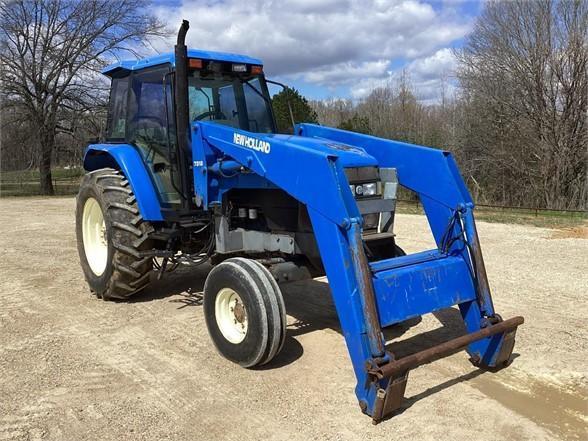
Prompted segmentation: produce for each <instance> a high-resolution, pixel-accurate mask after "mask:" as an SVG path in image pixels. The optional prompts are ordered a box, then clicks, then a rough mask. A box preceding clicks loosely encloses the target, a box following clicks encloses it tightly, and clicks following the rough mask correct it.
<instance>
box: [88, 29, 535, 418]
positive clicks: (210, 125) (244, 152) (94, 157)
mask: <svg viewBox="0 0 588 441" xmlns="http://www.w3.org/2000/svg"><path fill="white" fill-rule="evenodd" d="M186 31H187V23H186V22H184V24H183V25H182V30H181V32H180V34H179V37H178V44H177V45H176V53H175V67H176V70H177V71H176V72H175V84H176V86H175V92H174V93H175V106H176V109H175V110H176V118H177V119H176V122H175V123H176V126H177V127H178V130H177V132H178V156H179V157H180V158H179V162H178V163H179V164H184V163H185V164H186V168H185V169H182V170H181V176H182V179H181V185H182V192H183V193H186V192H188V189H189V190H190V191H193V194H190V195H187V194H186V195H185V196H186V197H185V198H184V200H183V201H182V204H181V207H180V209H179V210H178V213H177V214H178V215H185V217H186V219H187V221H188V223H187V224H186V225H191V224H190V222H192V224H193V222H194V221H197V220H198V219H205V220H206V222H209V220H210V219H214V221H216V222H217V228H218V225H222V222H223V213H222V210H223V207H224V205H225V201H226V196H227V195H228V194H229V192H230V191H232V190H235V189H249V190H262V189H263V190H265V189H279V190H282V191H283V192H285V193H286V194H287V195H288V197H291V198H293V199H295V200H296V201H298V202H299V203H300V204H301V205H302V206H303V207H304V210H305V212H307V213H308V217H309V218H310V223H311V225H312V232H313V235H314V240H315V241H316V246H317V247H318V251H319V253H320V259H321V260H322V266H323V267H324V271H325V272H326V275H327V277H328V280H329V284H330V287H331V292H332V296H333V300H334V304H335V308H336V310H337V314H338V316H339V320H340V324H341V330H342V333H343V335H344V337H345V341H346V344H347V349H348V351H349V355H350V358H351V361H352V364H353V369H354V372H355V376H356V379H357V385H356V388H355V393H356V396H357V399H358V401H359V405H360V407H361V409H362V411H363V412H364V413H366V414H368V415H370V416H371V417H372V419H373V421H374V422H375V423H377V422H379V421H381V420H383V419H385V418H386V417H388V416H390V415H393V414H394V412H396V411H397V410H398V409H399V408H400V407H401V406H402V399H403V396H404V391H405V387H406V381H407V378H408V373H409V371H410V370H411V369H414V368H416V367H418V366H420V365H422V364H426V363H429V362H431V361H434V360H436V359H438V358H440V357H442V356H446V355H449V354H451V353H453V352H456V351H458V350H462V349H465V350H466V351H467V353H468V354H469V356H470V359H471V361H472V362H473V363H474V365H476V366H479V367H482V368H489V369H498V368H501V367H503V366H505V365H506V364H508V363H509V361H510V357H511V354H512V350H513V346H514V337H515V333H516V329H517V327H518V326H519V325H520V324H522V323H523V319H522V317H515V318H513V319H510V320H506V321H503V320H502V318H501V317H500V316H499V315H498V314H496V312H495V310H494V305H493V302H492V296H491V293H490V288H489V283H488V279H487V275H486V269H485V265H484V260H483V258H482V253H481V247H480V241H479V238H478V233H477V230H476V223H475V219H474V214H473V210H474V204H473V201H472V198H471V196H470V195H469V193H468V191H467V188H466V186H465V183H464V181H463V179H462V177H461V176H460V174H459V171H458V168H457V165H456V163H455V161H454V159H453V157H452V155H451V154H450V153H449V152H447V151H443V150H437V149H432V148H427V147H422V146H417V145H411V144H407V143H402V142H397V141H392V140H385V139H381V138H377V137H373V136H369V135H363V134H358V133H353V132H348V131H344V130H338V129H333V128H328V127H323V126H319V125H313V124H298V125H296V126H295V128H294V135H295V136H289V135H278V134H262V133H252V132H247V131H244V130H240V129H237V128H234V127H231V126H227V125H221V124H218V123H215V122H204V121H195V122H189V118H188V115H187V106H188V104H187V91H186V87H185V86H186V84H185V82H186V72H187V70H186V69H187V56H188V55H189V53H188V52H187V49H186V47H185V45H184V38H185V32H186ZM206 55H207V54H206V53H204V52H199V56H206ZM231 57H232V58H228V60H229V61H234V60H235V59H236V60H237V61H239V60H240V59H239V58H235V57H237V56H232V55H231ZM233 58H234V59H233ZM254 61H255V60H254ZM150 63H151V64H149V63H143V64H142V65H138V66H139V67H137V68H143V67H145V66H148V65H149V66H150V65H157V63H162V64H164V63H170V59H169V58H162V57H160V58H157V59H154V60H152V61H151V62H150ZM141 66H142V67H141ZM123 67H124V66H123ZM135 67H136V65H132V66H131V67H129V68H135ZM116 68H118V67H116ZM178 83H181V84H180V85H179V87H178ZM184 127H185V128H186V130H184V129H183V128H184ZM84 166H85V168H86V169H87V170H89V171H91V170H96V169H99V168H104V167H111V168H115V169H119V170H121V171H122V173H123V174H124V176H125V177H126V178H127V179H128V181H129V183H130V186H131V187H132V191H133V194H134V197H136V199H137V203H138V207H139V211H140V214H141V215H142V218H143V219H144V220H145V221H148V222H151V223H153V225H155V226H156V227H157V226H161V225H163V226H164V227H166V228H167V224H169V223H170V222H169V216H170V213H169V212H166V211H165V210H164V209H163V208H162V206H161V204H160V201H159V200H158V195H157V193H156V192H155V190H154V186H153V182H152V181H151V178H150V176H149V171H148V170H147V168H146V165H145V164H144V162H143V161H142V159H141V157H140V155H139V154H138V153H137V151H136V149H135V147H134V146H133V145H130V144H108V143H106V144H95V145H90V146H89V148H88V149H87V151H86V156H85V159H84ZM188 166H189V167H188ZM350 167H353V168H361V167H372V168H378V169H380V170H388V171H394V174H395V175H396V176H397V178H398V183H399V184H400V185H402V186H403V187H405V188H407V189H409V190H411V191H413V192H414V193H416V195H417V196H418V198H419V200H420V202H421V204H422V206H423V209H424V212H425V215H426V217H427V220H428V223H429V226H430V228H431V232H432V235H433V237H434V239H435V242H436V249H433V250H428V251H424V252H420V253H416V254H412V255H406V256H400V257H398V256H394V257H391V258H381V259H371V260H370V259H368V256H367V255H366V252H365V236H364V228H363V227H364V225H363V223H364V218H363V217H362V212H361V211H360V208H359V203H358V200H357V199H356V198H355V197H354V194H353V193H352V190H351V188H350V182H349V180H348V178H347V175H346V169H347V168H350ZM168 211H169V210H168ZM172 214H173V213H172ZM197 217H198V218H197ZM219 219H220V221H219ZM211 224H212V221H211ZM213 234H216V235H217V238H216V240H217V242H216V243H217V249H218V248H219V247H218V245H219V237H218V232H217V233H213ZM277 239H279V237H278V238H277ZM390 243H391V244H394V242H393V241H392V242H390ZM168 252H170V253H172V254H170V255H171V256H173V253H174V252H175V251H174V250H168ZM162 255H163V254H162ZM166 256H167V255H166ZM452 306H457V307H458V308H459V311H460V313H461V317H462V318H463V322H464V327H465V334H464V335H463V336H461V337H458V338H456V339H453V340H450V341H448V342H444V343H442V344H440V345H437V346H435V347H432V348H430V349H427V350H425V351H422V352H419V353H417V354H412V355H409V356H406V357H403V358H397V357H396V356H395V355H394V354H393V353H392V352H391V351H390V350H389V349H388V346H387V342H386V340H385V338H384V335H383V332H382V330H383V328H385V327H388V326H391V325H394V324H398V323H401V322H403V321H406V320H408V319H411V318H414V317H418V316H420V315H423V314H426V313H431V312H435V311H438V310H441V309H443V308H448V307H452Z"/></svg>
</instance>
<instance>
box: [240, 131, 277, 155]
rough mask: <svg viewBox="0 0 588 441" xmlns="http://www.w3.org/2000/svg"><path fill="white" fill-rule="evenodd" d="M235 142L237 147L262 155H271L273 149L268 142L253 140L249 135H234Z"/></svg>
mask: <svg viewBox="0 0 588 441" xmlns="http://www.w3.org/2000/svg"><path fill="white" fill-rule="evenodd" d="M233 142H234V143H235V144H237V145H241V146H243V147H247V148H249V149H251V150H255V151H257V152H261V153H269V152H270V150H271V148H272V146H271V144H270V143H269V142H267V141H262V140H261V139H257V138H252V137H250V136H247V135H241V134H240V133H233Z"/></svg>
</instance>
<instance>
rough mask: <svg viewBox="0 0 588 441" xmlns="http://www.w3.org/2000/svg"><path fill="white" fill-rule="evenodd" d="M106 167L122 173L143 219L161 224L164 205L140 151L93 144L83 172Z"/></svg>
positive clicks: (125, 146)
mask: <svg viewBox="0 0 588 441" xmlns="http://www.w3.org/2000/svg"><path fill="white" fill-rule="evenodd" d="M104 167H111V168H116V169H120V170H121V171H122V172H123V173H124V175H125V176H126V178H127V180H128V181H129V184H130V186H131V189H132V190H133V193H134V194H135V197H136V198H137V205H138V206H139V211H140V213H141V215H142V216H143V218H144V219H145V220H148V221H162V220H163V215H162V213H161V205H160V202H159V198H158V196H157V193H156V189H155V186H154V185H153V182H152V181H151V177H150V176H149V172H148V171H147V168H146V167H145V163H144V162H143V159H142V158H141V155H140V154H139V152H137V150H136V149H135V148H134V147H133V146H131V145H129V144H91V145H89V146H88V148H87V149H86V152H85V154H84V169H86V170H87V171H92V170H97V169H100V168H104Z"/></svg>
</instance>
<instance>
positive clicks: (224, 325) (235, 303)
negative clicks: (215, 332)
mask: <svg viewBox="0 0 588 441" xmlns="http://www.w3.org/2000/svg"><path fill="white" fill-rule="evenodd" d="M214 316H215V319H216V324H217V326H218V329H219V330H220V332H221V334H222V335H223V337H224V338H226V339H227V340H228V341H229V342H231V343H233V344H239V343H241V342H242V341H243V340H244V339H245V336H246V335H247V329H248V327H249V323H248V320H247V310H246V309H245V305H244V304H243V300H241V297H240V296H239V294H237V292H236V291H235V290H233V289H231V288H223V289H221V290H220V291H219V292H218V294H217V295H216V299H215V302H214Z"/></svg>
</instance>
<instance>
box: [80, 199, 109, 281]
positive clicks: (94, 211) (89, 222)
mask: <svg viewBox="0 0 588 441" xmlns="http://www.w3.org/2000/svg"><path fill="white" fill-rule="evenodd" d="M82 237H83V240H84V251H85V253H86V260H87V261H88V265H90V269H91V270H92V272H93V273H94V274H96V275H97V276H100V275H102V273H104V270H105V269H106V262H107V260H108V242H107V239H106V224H105V223H104V215H103V214H102V209H101V208H100V204H99V203H98V201H97V200H96V199H94V198H88V199H87V200H86V203H85V204H84V211H83V214H82Z"/></svg>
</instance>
